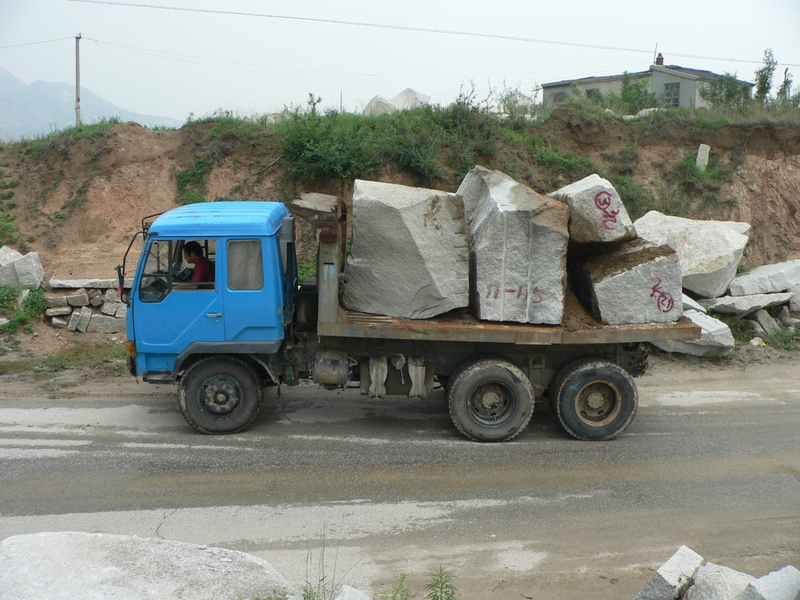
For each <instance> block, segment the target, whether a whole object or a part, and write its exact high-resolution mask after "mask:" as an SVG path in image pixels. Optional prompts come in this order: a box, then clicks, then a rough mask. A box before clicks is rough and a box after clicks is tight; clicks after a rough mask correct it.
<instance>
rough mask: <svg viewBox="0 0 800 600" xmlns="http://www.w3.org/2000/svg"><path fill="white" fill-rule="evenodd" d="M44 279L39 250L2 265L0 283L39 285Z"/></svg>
mask: <svg viewBox="0 0 800 600" xmlns="http://www.w3.org/2000/svg"><path fill="white" fill-rule="evenodd" d="M43 280H44V267H43V266H42V261H41V260H40V259H39V253H38V252H29V253H28V254H26V255H25V256H23V257H21V258H17V259H16V260H14V261H13V262H10V263H8V264H7V265H5V266H2V267H0V285H10V286H12V287H39V286H40V285H41V283H42V281H43Z"/></svg>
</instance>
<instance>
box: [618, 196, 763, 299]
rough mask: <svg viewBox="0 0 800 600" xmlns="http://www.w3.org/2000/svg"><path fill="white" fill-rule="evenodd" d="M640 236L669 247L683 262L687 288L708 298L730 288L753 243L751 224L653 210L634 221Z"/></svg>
mask: <svg viewBox="0 0 800 600" xmlns="http://www.w3.org/2000/svg"><path fill="white" fill-rule="evenodd" d="M633 225H634V227H635V228H636V232H637V233H638V234H639V237H640V238H642V239H645V240H647V241H649V242H651V243H653V244H669V245H670V246H672V247H673V248H675V251H676V252H677V253H678V256H679V258H680V261H681V274H682V277H683V287H685V288H686V289H688V290H691V291H692V292H695V293H696V294H699V295H700V296H703V297H704V298H716V297H717V296H721V295H722V294H724V293H725V291H726V290H727V289H728V286H729V285H730V284H731V282H732V281H733V278H734V277H735V276H736V268H737V267H738V265H739V261H740V260H741V258H742V253H743V252H744V248H745V246H746V245H747V242H748V240H749V237H748V235H747V234H748V233H749V231H750V226H749V225H748V224H747V223H737V222H733V221H731V222H728V221H697V220H693V219H684V218H682V217H670V216H667V215H663V214H661V213H660V212H657V211H654V210H651V211H650V212H648V213H647V214H646V215H644V216H643V217H642V218H641V219H638V220H636V221H635V222H634V224H633Z"/></svg>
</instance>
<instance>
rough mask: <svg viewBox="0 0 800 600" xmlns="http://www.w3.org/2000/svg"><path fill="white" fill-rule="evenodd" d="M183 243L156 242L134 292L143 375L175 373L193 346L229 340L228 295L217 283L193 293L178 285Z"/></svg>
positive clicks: (147, 249) (207, 285)
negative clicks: (226, 322)
mask: <svg viewBox="0 0 800 600" xmlns="http://www.w3.org/2000/svg"><path fill="white" fill-rule="evenodd" d="M177 243H178V242H177V241H176V240H153V241H151V243H150V244H149V245H148V246H147V247H146V248H145V252H146V253H147V257H146V260H145V261H143V266H142V272H141V274H140V276H139V278H138V281H139V285H138V289H136V290H134V291H133V292H132V293H136V294H138V295H139V297H138V302H137V303H136V312H135V315H134V335H135V339H136V343H137V363H138V367H139V369H138V370H139V372H141V373H148V372H154V371H160V372H169V371H172V370H173V368H174V365H175V358H176V357H177V356H178V355H179V354H180V353H181V352H183V351H184V350H185V349H186V348H187V347H188V346H189V345H191V344H193V343H195V342H221V341H224V339H225V326H224V322H223V315H224V294H223V293H222V292H221V291H220V289H219V285H218V284H217V283H216V282H215V283H213V284H206V285H204V286H202V287H203V288H205V289H189V288H187V287H181V284H180V283H179V282H177V281H175V279H174V276H175V274H176V273H177V272H178V271H179V269H180V260H179V257H180V253H179V248H178V246H177ZM207 247H208V245H207ZM176 250H178V252H176ZM176 254H177V256H176Z"/></svg>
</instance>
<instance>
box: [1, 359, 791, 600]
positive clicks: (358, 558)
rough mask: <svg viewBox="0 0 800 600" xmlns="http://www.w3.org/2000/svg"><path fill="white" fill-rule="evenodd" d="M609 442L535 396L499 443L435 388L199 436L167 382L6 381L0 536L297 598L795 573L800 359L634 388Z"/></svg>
mask: <svg viewBox="0 0 800 600" xmlns="http://www.w3.org/2000/svg"><path fill="white" fill-rule="evenodd" d="M638 384H639V389H640V408H639V412H638V413H637V416H636V418H635V420H634V422H633V424H632V425H631V427H630V428H629V429H628V431H627V432H626V433H625V434H624V435H623V436H622V437H621V438H620V439H618V440H615V441H612V442H601V443H590V442H580V441H577V440H574V439H572V438H570V437H568V436H567V435H566V434H565V433H563V431H562V430H561V429H560V428H559V426H558V424H557V421H556V420H555V419H554V418H553V416H552V415H551V414H550V412H549V409H548V408H547V407H546V406H544V405H541V406H537V412H535V413H534V417H533V420H532V421H531V425H530V426H529V428H528V429H527V430H526V431H525V432H524V433H523V434H522V435H521V436H519V437H518V438H517V439H515V440H514V441H512V442H510V443H505V444H488V445H487V444H478V443H474V442H469V441H467V440H465V439H463V438H461V437H460V436H459V435H458V433H457V432H456V430H455V428H454V427H453V426H452V425H451V424H450V421H449V417H448V415H447V411H446V407H445V405H444V399H443V395H442V394H441V393H439V394H437V395H436V396H435V397H434V398H433V399H431V400H430V401H428V402H420V401H409V400H407V399H401V398H397V399H390V400H386V401H380V402H374V401H371V400H369V399H367V398H366V397H363V396H359V395H358V393H357V391H356V390H349V391H345V392H326V391H322V390H318V389H317V388H314V387H300V388H295V389H292V390H284V393H283V395H282V397H281V398H277V397H276V395H275V392H274V391H270V392H269V393H268V400H267V403H266V406H265V409H264V410H263V411H262V413H261V415H260V416H259V418H258V419H257V421H256V422H255V423H254V425H253V427H252V428H251V429H250V430H248V431H247V432H245V433H243V434H238V435H234V436H219V437H217V436H203V435H200V434H197V433H194V431H193V430H191V429H190V428H189V427H188V425H186V424H185V422H184V421H183V419H182V417H181V416H180V413H179V412H178V410H177V404H176V397H175V390H174V388H173V387H172V386H153V385H148V384H138V385H137V384H136V383H135V382H134V381H133V380H132V379H130V378H118V379H109V378H102V377H101V378H98V377H96V376H94V375H92V374H90V373H85V372H84V373H82V372H75V371H67V372H63V373H60V374H57V375H44V374H41V375H4V376H0V459H1V460H0V539H3V538H5V537H7V536H10V535H15V534H20V533H32V532H38V531H87V532H105V533H119V534H129V535H139V536H142V537H161V538H165V539H172V540H180V541H186V542H192V543H198V544H208V545H217V546H223V547H227V548H232V549H236V550H242V551H246V552H250V553H252V554H255V555H257V556H260V557H262V558H264V559H266V560H268V561H269V562H271V563H272V564H273V565H274V566H275V567H276V568H277V569H278V570H279V571H280V572H281V573H283V574H284V575H285V576H286V577H287V578H288V579H289V580H290V581H291V582H292V583H293V584H295V585H296V586H300V585H302V584H303V583H304V582H306V581H310V582H315V581H318V580H319V579H320V578H323V577H324V578H325V579H326V580H327V581H335V582H336V583H347V584H350V585H353V586H356V587H359V588H361V589H362V590H364V591H367V592H369V593H372V594H373V595H374V596H375V597H377V596H378V595H379V594H381V593H386V592H388V591H389V589H390V585H391V583H392V582H393V581H395V580H397V578H398V577H399V576H400V574H401V573H406V574H408V578H407V580H406V581H407V585H408V586H409V588H411V590H412V592H415V593H417V594H418V597H421V596H422V595H424V594H423V592H422V587H423V585H424V583H425V582H426V581H427V580H428V574H429V573H430V572H431V571H433V570H434V569H435V568H437V567H438V566H439V565H443V566H444V567H446V568H447V569H449V570H450V571H452V572H453V573H454V574H455V575H456V576H457V577H458V579H457V580H456V584H457V586H458V589H459V594H460V597H461V598H463V599H464V600H473V599H475V600H483V599H489V598H503V599H506V598H508V599H516V598H523V597H524V598H537V599H539V598H542V599H545V598H553V599H556V598H557V599H559V600H570V599H576V600H577V599H581V600H591V599H593V598H597V599H600V598H603V599H606V598H608V599H611V598H633V596H634V595H635V593H636V592H637V591H638V589H639V588H640V587H641V586H642V585H643V584H644V582H645V581H646V580H647V578H648V577H649V575H650V574H651V573H652V570H653V569H654V568H656V567H657V566H659V565H660V564H661V563H663V562H664V561H665V560H666V559H667V558H669V556H671V555H672V553H674V552H675V550H677V548H678V547H679V546H680V545H682V544H685V545H687V546H689V547H690V548H692V549H694V550H695V551H697V552H699V553H700V554H701V555H703V556H704V557H705V558H706V559H708V560H710V561H712V562H715V563H717V564H723V565H726V566H729V567H732V568H736V569H739V570H742V571H745V572H748V573H750V574H752V575H755V576H759V575H763V574H765V573H767V572H769V571H770V570H774V569H777V568H780V567H782V566H785V565H787V564H793V565H795V566H797V567H800V367H798V366H795V363H794V362H786V361H784V362H783V363H781V364H772V363H769V362H767V363H766V364H756V365H752V366H749V367H747V368H744V367H741V366H740V367H727V368H720V367H714V366H711V365H707V364H706V365H701V366H699V367H695V368H691V369H687V368H686V366H685V365H681V364H676V363H672V362H665V363H663V364H660V365H656V366H655V368H654V369H653V370H652V374H648V375H646V376H645V377H643V378H641V379H640V380H638Z"/></svg>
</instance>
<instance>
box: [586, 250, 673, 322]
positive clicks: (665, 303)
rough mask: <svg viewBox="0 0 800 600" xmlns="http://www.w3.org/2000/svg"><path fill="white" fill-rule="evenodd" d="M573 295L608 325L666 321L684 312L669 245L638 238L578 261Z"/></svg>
mask: <svg viewBox="0 0 800 600" xmlns="http://www.w3.org/2000/svg"><path fill="white" fill-rule="evenodd" d="M574 272H575V274H576V278H575V279H576V282H575V283H576V293H577V294H578V297H579V298H580V299H581V301H582V302H583V304H584V305H585V306H586V307H587V308H590V309H591V311H592V312H593V313H594V315H595V317H597V318H598V319H599V320H601V321H603V322H604V323H607V324H609V325H625V324H629V323H669V322H672V321H676V320H677V319H679V318H680V317H681V315H682V314H683V304H682V302H681V296H682V292H681V270H680V262H679V261H678V256H677V254H676V253H675V251H674V250H673V249H672V248H670V247H669V246H651V245H647V244H644V243H642V242H641V241H640V240H637V241H635V242H631V243H628V244H626V245H624V246H623V247H621V248H619V249H618V250H615V251H613V252H610V253H608V254H599V255H594V256H592V257H590V258H588V259H584V260H582V261H577V262H576V263H575V266H574Z"/></svg>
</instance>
